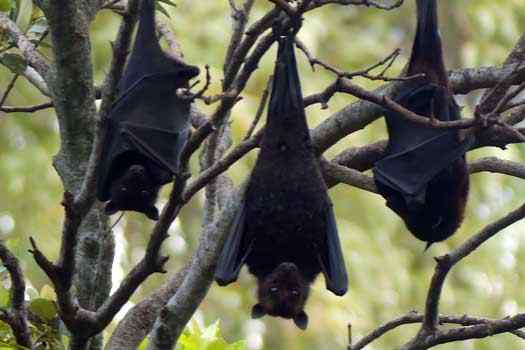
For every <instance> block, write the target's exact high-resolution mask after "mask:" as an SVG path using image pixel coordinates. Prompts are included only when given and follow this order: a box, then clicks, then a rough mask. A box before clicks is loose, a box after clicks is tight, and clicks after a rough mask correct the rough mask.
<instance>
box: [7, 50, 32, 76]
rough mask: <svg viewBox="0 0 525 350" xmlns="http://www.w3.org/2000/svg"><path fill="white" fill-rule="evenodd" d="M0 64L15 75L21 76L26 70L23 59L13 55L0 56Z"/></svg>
mask: <svg viewBox="0 0 525 350" xmlns="http://www.w3.org/2000/svg"><path fill="white" fill-rule="evenodd" d="M0 62H1V63H2V64H3V65H4V66H6V67H8V68H9V69H10V70H11V71H13V72H14V73H17V74H22V73H24V71H25V70H26V68H27V63H26V61H25V60H24V58H23V57H22V56H20V55H18V54H15V53H5V54H3V55H2V56H0Z"/></svg>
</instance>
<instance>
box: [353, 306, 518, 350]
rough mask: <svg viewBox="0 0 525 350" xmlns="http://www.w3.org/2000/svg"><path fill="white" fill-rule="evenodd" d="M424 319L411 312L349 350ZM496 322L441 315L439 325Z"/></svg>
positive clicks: (358, 348) (468, 324) (516, 331)
mask: <svg viewBox="0 0 525 350" xmlns="http://www.w3.org/2000/svg"><path fill="white" fill-rule="evenodd" d="M423 319H424V316H423V315H422V314H420V313H418V312H416V311H411V312H409V313H407V314H406V315H403V316H401V317H398V318H396V319H394V320H392V321H389V322H387V323H385V324H383V325H381V326H379V327H377V328H376V329H374V330H373V331H372V332H370V333H369V334H367V335H366V336H364V337H363V338H361V339H360V340H359V341H358V342H357V343H355V344H354V345H353V346H350V347H349V348H348V349H349V350H361V349H364V348H366V347H367V346H368V345H370V344H371V343H373V342H374V341H376V340H378V339H379V338H381V337H382V336H384V335H385V334H386V333H388V332H390V331H391V330H394V329H396V328H398V327H400V326H402V325H406V324H414V323H421V322H423ZM494 321H496V320H494V319H488V318H482V317H474V316H469V315H462V316H453V315H450V316H448V315H440V316H439V324H459V325H463V326H474V325H484V324H490V322H494ZM510 333H512V334H514V335H515V336H517V337H518V338H520V339H525V332H523V331H519V330H515V331H510Z"/></svg>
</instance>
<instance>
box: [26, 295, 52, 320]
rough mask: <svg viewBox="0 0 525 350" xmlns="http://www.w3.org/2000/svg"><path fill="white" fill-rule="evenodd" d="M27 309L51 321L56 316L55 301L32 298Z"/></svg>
mask: <svg viewBox="0 0 525 350" xmlns="http://www.w3.org/2000/svg"><path fill="white" fill-rule="evenodd" d="M29 311H31V312H32V313H34V314H35V315H37V316H38V317H40V318H42V319H44V320H46V321H51V320H52V319H54V318H55V317H56V316H57V307H56V305H55V303H54V302H53V301H51V300H47V299H44V298H37V299H34V300H32V301H31V303H30V304H29Z"/></svg>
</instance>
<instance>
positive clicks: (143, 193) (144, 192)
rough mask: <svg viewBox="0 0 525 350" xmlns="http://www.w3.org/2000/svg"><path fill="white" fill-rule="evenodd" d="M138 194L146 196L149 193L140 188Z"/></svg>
mask: <svg viewBox="0 0 525 350" xmlns="http://www.w3.org/2000/svg"><path fill="white" fill-rule="evenodd" d="M140 194H141V195H142V197H146V196H147V195H148V194H149V192H148V191H146V190H142V191H140Z"/></svg>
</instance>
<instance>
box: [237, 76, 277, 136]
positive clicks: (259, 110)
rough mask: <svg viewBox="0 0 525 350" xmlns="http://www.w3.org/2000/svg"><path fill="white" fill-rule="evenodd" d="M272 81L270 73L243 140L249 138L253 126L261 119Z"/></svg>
mask: <svg viewBox="0 0 525 350" xmlns="http://www.w3.org/2000/svg"><path fill="white" fill-rule="evenodd" d="M272 83H273V76H272V75H270V77H269V78H268V83H267V84H266V88H265V89H264V90H263V92H262V95H261V101H260V102H259V107H257V112H256V113H255V117H254V118H253V122H252V124H251V125H250V128H249V129H248V131H247V132H246V136H244V140H247V139H249V138H250V137H251V136H252V134H253V132H254V131H255V128H256V127H257V124H258V123H259V121H260V120H261V117H262V114H263V113H264V108H265V107H266V102H268V97H269V96H270V92H271V89H272Z"/></svg>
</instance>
